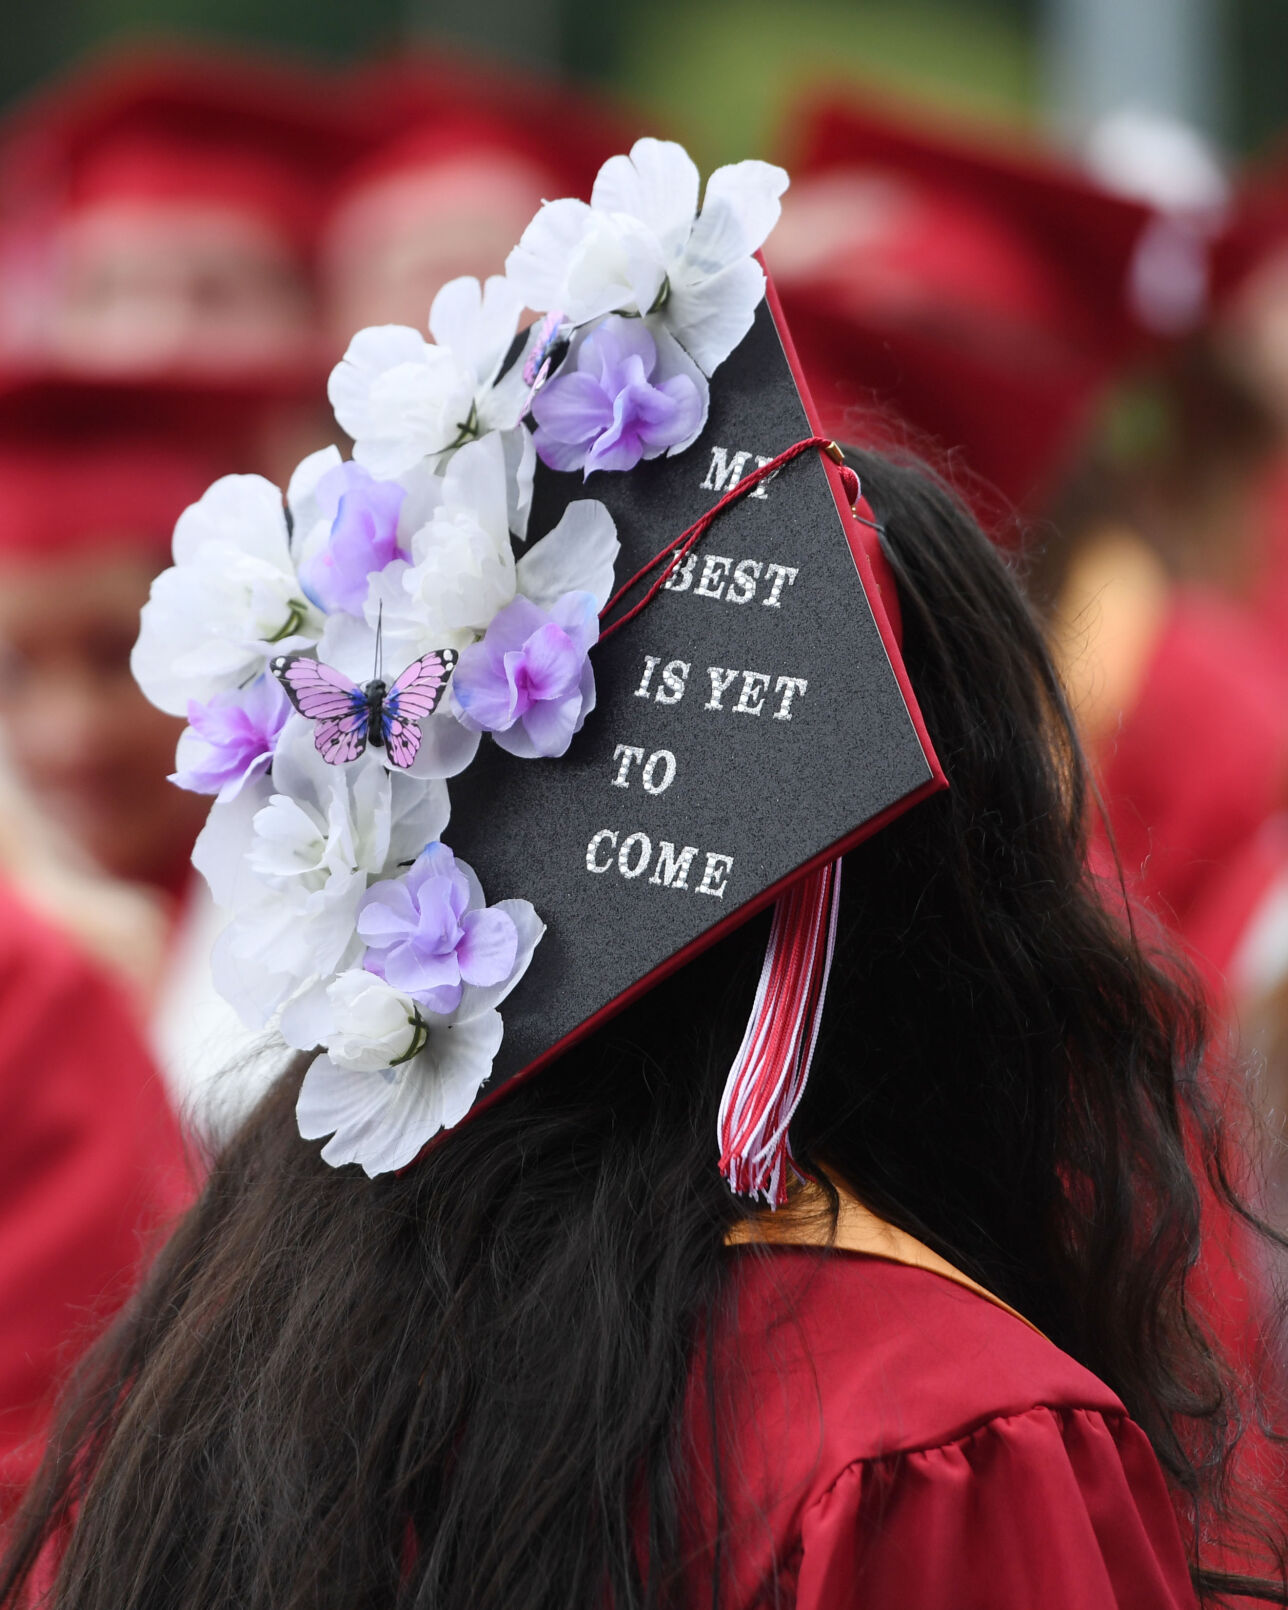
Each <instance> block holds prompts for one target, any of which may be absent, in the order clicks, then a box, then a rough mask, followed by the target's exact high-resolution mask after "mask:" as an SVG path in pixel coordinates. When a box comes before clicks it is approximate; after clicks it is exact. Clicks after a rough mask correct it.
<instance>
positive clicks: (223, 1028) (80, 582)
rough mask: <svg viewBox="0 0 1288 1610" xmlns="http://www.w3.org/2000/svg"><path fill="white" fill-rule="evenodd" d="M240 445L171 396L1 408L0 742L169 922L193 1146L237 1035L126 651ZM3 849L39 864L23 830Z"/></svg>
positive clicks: (197, 820)
mask: <svg viewBox="0 0 1288 1610" xmlns="http://www.w3.org/2000/svg"><path fill="white" fill-rule="evenodd" d="M248 431H253V421H250V422H248V421H245V420H244V419H242V418H241V416H240V410H239V409H237V408H236V407H235V406H233V405H230V404H229V402H228V400H227V399H217V398H210V397H206V398H201V397H193V396H191V395H184V394H182V393H178V392H174V391H170V390H167V389H165V388H147V387H138V388H134V387H126V386H123V385H90V384H88V383H84V384H74V383H72V382H69V381H58V382H54V381H29V382H22V383H20V382H17V381H13V382H11V384H10V386H9V388H8V391H7V395H0V671H2V673H3V674H2V675H0V744H2V745H3V751H4V755H5V758H6V763H7V765H9V766H10V767H12V769H13V771H14V773H15V776H16V780H17V782H18V783H19V784H20V785H21V786H22V787H23V788H24V789H25V790H26V791H27V792H28V794H29V795H30V797H31V799H32V800H33V802H34V804H35V806H36V808H37V809H38V810H39V812H40V813H41V814H42V816H43V817H44V818H45V819H46V821H47V822H48V823H49V824H50V825H51V827H52V828H53V830H54V831H56V832H58V833H61V834H62V835H64V836H65V837H66V838H67V839H68V840H69V841H70V842H71V843H72V844H73V845H74V846H75V847H76V848H77V850H78V851H79V853H80V855H81V857H83V859H84V861H85V862H87V863H88V864H89V866H91V867H93V868H97V869H98V871H99V872H100V873H102V874H106V875H107V876H108V877H109V878H111V879H115V880H118V881H119V882H120V883H122V884H125V885H127V886H137V887H142V888H144V889H146V890H149V891H151V892H152V894H153V895H154V896H155V898H156V900H157V902H158V903H159V905H160V907H161V909H162V910H163V911H164V912H165V921H166V926H167V929H168V934H167V936H166V938H165V942H164V944H163V946H162V947H161V954H160V956H159V957H158V958H157V962H158V965H157V966H156V967H155V969H154V971H153V974H152V976H151V977H150V978H148V979H146V980H144V981H142V982H143V989H142V994H143V995H144V997H145V999H146V1005H147V1010H148V1013H149V1016H150V1018H151V1021H152V1026H153V1036H154V1041H155V1043H156V1045H157V1049H158V1052H159V1054H160V1056H161V1058H162V1061H163V1063H164V1064H165V1068H166V1071H167V1073H168V1075H169V1076H170V1079H171V1082H172V1089H173V1094H174V1098H175V1101H176V1104H177V1105H178V1106H179V1107H180V1108H181V1109H182V1110H183V1111H184V1114H185V1116H187V1117H190V1118H191V1119H192V1121H193V1122H194V1123H195V1125H196V1127H197V1129H198V1131H203V1130H204V1129H205V1128H206V1127H207V1121H208V1117H209V1115H208V1113H207V1111H206V1108H205V1105H204V1103H205V1097H206V1081H209V1080H211V1079H213V1078H214V1075H215V1073H216V1071H217V1070H218V1068H219V1067H220V1065H221V1064H222V1063H223V1062H224V1061H225V1060H226V1059H227V1057H228V1055H229V1053H230V1051H231V1049H232V1048H234V1047H237V1046H240V1045H242V1044H244V1042H245V1038H246V1037H245V1035H244V1032H243V1031H241V1030H240V1027H239V1026H238V1025H237V1024H236V1020H235V1018H234V1017H233V1015H232V1013H231V1011H230V1010H228V1009H227V1008H224V1007H222V1003H219V1002H218V1001H217V999H216V998H215V997H214V996H213V993H212V992H211V990H210V988H209V986H208V984H206V983H205V982H204V974H201V973H198V974H196V975H195V978H196V979H200V980H201V982H200V983H197V982H195V981H194V974H193V972H192V969H191V965H190V963H189V961H188V957H189V956H190V954H191V953H192V952H193V951H194V950H196V951H198V952H201V953H208V950H209V945H210V940H211V933H210V929H211V925H212V924H213V923H216V922H217V920H218V919H217V916H216V914H215V913H214V911H213V908H211V907H210V906H209V904H208V901H207V899H206V897H205V892H204V885H201V881H200V879H196V878H194V877H193V876H192V872H191V867H190V865H189V857H190V856H191V853H192V845H193V841H194V839H195V838H196V835H197V833H198V831H199V829H200V827H201V824H202V822H203V820H204V818H205V812H206V801H205V799H204V798H202V797H201V796H199V795H197V794H192V793H187V792H185V791H183V790H182V789H177V788H175V787H174V786H173V785H172V784H171V783H170V782H169V781H168V780H167V779H168V777H169V775H170V773H171V772H173V771H174V769H175V744H176V741H177V739H178V736H179V733H180V731H181V730H182V727H183V722H182V721H181V720H180V719H178V718H176V717H172V716H167V715H165V714H163V713H161V712H160V711H158V710H156V709H155V708H154V707H153V706H151V705H150V704H148V703H147V701H146V700H145V699H144V698H143V696H142V695H141V694H140V693H139V691H138V688H137V686H136V684H135V682H134V679H133V677H132V676H131V674H130V651H131V649H132V647H133V645H134V641H135V638H136V637H137V635H138V623H139V610H140V609H141V607H142V605H143V603H144V602H145V601H146V599H147V596H148V589H149V586H150V584H151V582H152V579H153V577H154V576H156V575H157V574H158V572H159V571H160V570H162V569H163V568H164V567H165V566H166V564H167V563H168V562H169V558H170V544H171V536H172V533H173V530H174V524H175V521H176V519H177V518H178V516H179V515H180V513H182V511H183V510H184V508H185V507H187V506H188V505H189V504H191V503H194V502H195V501H196V500H197V499H198V498H199V497H200V496H201V494H202V493H203V492H204V491H205V490H206V487H207V486H208V485H209V483H210V482H211V481H212V480H213V479H214V478H215V475H216V472H217V467H218V464H217V461H218V459H220V458H223V459H224V461H225V462H228V461H231V462H234V463H235V462H237V461H238V458H239V457H241V456H242V455H243V454H244V453H246V452H247V451H249V449H248V448H247V446H246V435H245V433H246V432H248ZM243 461H244V460H243ZM8 843H9V848H10V853H11V854H12V855H14V856H15V857H16V858H17V859H18V860H19V861H20V862H30V860H32V859H33V858H34V852H33V850H32V848H31V847H29V846H27V845H26V844H24V842H23V841H22V840H21V838H20V836H19V835H18V834H17V833H16V832H15V833H12V834H10V835H9V839H8ZM0 848H3V845H2V844H0ZM134 954H135V957H136V958H137V955H138V953H137V952H135V953H134ZM142 971H143V969H142V968H141V967H138V968H135V972H136V974H138V973H141V972H142Z"/></svg>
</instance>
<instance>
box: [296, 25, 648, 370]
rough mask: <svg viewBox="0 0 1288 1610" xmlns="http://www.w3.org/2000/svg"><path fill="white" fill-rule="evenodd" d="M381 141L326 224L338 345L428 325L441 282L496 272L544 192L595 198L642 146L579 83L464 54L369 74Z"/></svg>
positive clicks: (325, 278) (348, 180)
mask: <svg viewBox="0 0 1288 1610" xmlns="http://www.w3.org/2000/svg"><path fill="white" fill-rule="evenodd" d="M354 90H355V96H356V99H357V101H358V104H359V107H360V108H361V109H362V113H363V118H364V125H365V127H366V129H367V131H368V135H369V138H370V139H371V142H372V149H371V150H370V151H369V152H368V153H367V154H366V155H365V156H364V157H363V158H362V159H361V160H360V161H359V162H358V163H357V165H356V166H355V167H354V168H353V169H352V171H351V172H349V173H348V174H347V175H346V176H345V177H344V178H343V180H342V181H341V183H340V185H339V188H338V191H337V193H336V196H335V198H334V201H333V205H332V207H331V211H330V214H329V217H328V219H327V221H326V225H325V227H324V229H323V231H322V237H321V246H320V252H319V274H320V280H321V286H322V294H323V303H324V309H325V329H326V340H327V342H328V350H329V352H330V353H331V355H332V357H333V358H338V357H339V356H340V354H341V353H342V352H343V351H344V349H345V347H346V346H347V345H348V342H349V339H350V338H351V337H352V335H353V334H354V332H355V331H356V330H360V329H363V328H365V327H366V326H368V325H375V324H406V325H410V326H411V327H412V328H414V329H418V330H421V329H424V327H425V322H426V319H427V317H428V314H429V307H430V303H431V302H432V301H433V300H434V297H435V295H436V293H437V292H438V290H439V289H440V287H441V286H442V285H444V284H445V283H446V282H447V281H448V280H451V279H455V278H457V277H458V276H459V275H462V274H472V275H475V276H476V277H477V278H479V279H486V278H487V276H488V275H489V274H500V273H502V272H503V271H504V268H505V258H506V254H507V252H509V250H510V248H511V247H512V246H513V245H514V242H515V241H516V240H517V239H518V237H519V235H520V233H521V232H522V230H523V228H524V226H525V225H526V224H527V222H528V220H529V219H530V218H531V217H532V214H533V213H534V211H535V210H536V208H537V207H538V206H539V205H540V204H541V201H542V200H543V199H547V198H553V197H556V196H572V195H588V194H589V193H590V187H591V184H592V183H593V181H594V177H595V174H596V173H597V171H598V169H599V166H600V164H601V163H602V162H603V161H604V160H605V159H606V158H607V157H608V156H610V155H611V154H612V153H613V152H614V151H616V150H619V149H624V148H625V147H627V146H629V144H630V142H631V139H632V137H633V134H634V132H636V131H634V130H632V129H631V127H630V124H629V120H628V119H625V118H620V117H618V116H616V115H610V114H609V112H608V111H607V110H606V109H605V108H604V107H601V106H599V105H598V104H596V103H595V102H594V101H592V100H590V99H588V98H582V99H575V98H573V97H572V96H570V95H569V93H568V91H567V89H566V88H563V87H560V88H556V86H554V85H553V84H550V83H547V82H545V81H543V80H541V79H539V78H536V77H533V76H527V75H520V74H518V73H515V72H512V71H507V70H503V69H483V68H481V67H479V66H478V65H476V64H472V63H469V62H464V61H453V60H450V59H448V60H439V59H418V58H415V57H411V58H409V59H407V60H404V61H400V62H392V63H386V64H382V65H380V66H375V67H371V68H368V69H365V70H364V71H361V72H359V73H358V75H357V76H356V78H355V81H354Z"/></svg>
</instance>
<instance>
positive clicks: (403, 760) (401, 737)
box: [382, 710, 420, 770]
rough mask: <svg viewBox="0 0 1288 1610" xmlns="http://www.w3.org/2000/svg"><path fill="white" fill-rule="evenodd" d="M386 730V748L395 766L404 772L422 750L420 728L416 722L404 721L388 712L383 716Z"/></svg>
mask: <svg viewBox="0 0 1288 1610" xmlns="http://www.w3.org/2000/svg"><path fill="white" fill-rule="evenodd" d="M382 721H383V723H384V729H385V748H386V750H387V751H388V753H389V758H390V760H391V761H392V762H393V763H394V765H395V766H401V767H402V768H403V769H404V770H405V769H406V768H407V767H408V766H410V765H411V763H412V761H413V760H415V758H416V756H417V754H418V752H419V750H420V727H419V725H418V724H417V723H416V722H415V721H404V720H403V718H402V717H401V716H398V715H395V716H391V715H390V714H389V712H388V711H387V710H386V711H385V712H384V714H383V716H382Z"/></svg>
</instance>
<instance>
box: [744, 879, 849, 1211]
mask: <svg viewBox="0 0 1288 1610" xmlns="http://www.w3.org/2000/svg"><path fill="white" fill-rule="evenodd" d="M840 893H841V863H840V861H839V860H836V861H832V862H829V863H828V865H826V866H824V867H823V868H821V869H820V870H819V871H817V872H813V873H811V874H810V875H809V876H808V877H805V878H802V879H801V880H800V881H799V882H798V883H795V884H793V885H792V887H791V888H790V889H789V890H788V891H787V893H786V894H784V895H782V896H781V898H780V899H779V900H778V903H777V904H776V905H775V907H774V918H773V923H772V925H771V927H770V930H769V943H768V945H767V946H766V948H765V964H764V966H763V967H762V968H761V973H760V982H759V984H758V985H757V987H756V998H755V1001H754V1003H753V1005H752V1008H751V1016H750V1018H749V1020H748V1023H747V1031H746V1033H745V1034H744V1035H743V1038H742V1044H741V1045H740V1046H739V1048H738V1054H737V1056H736V1057H735V1058H734V1061H733V1067H732V1068H731V1069H730V1070H729V1078H728V1082H727V1083H726V1085H725V1089H724V1095H723V1097H722V1098H721V1102H720V1118H719V1125H718V1137H719V1144H720V1172H721V1173H722V1174H723V1175H724V1177H725V1179H726V1180H727V1181H728V1182H729V1187H730V1189H731V1190H733V1191H736V1192H737V1193H738V1194H739V1195H740V1196H751V1197H762V1198H763V1199H764V1200H765V1201H766V1202H768V1203H769V1204H770V1206H771V1207H782V1206H783V1205H784V1203H785V1202H786V1201H787V1177H788V1169H789V1168H790V1167H791V1166H792V1164H791V1145H790V1142H789V1139H788V1129H789V1127H790V1125H791V1121H792V1117H793V1115H794V1114H795V1112H796V1108H797V1107H798V1106H799V1104H800V1099H801V1097H802V1096H803V1095H804V1093H805V1083H806V1080H807V1079H808V1078H809V1070H810V1063H811V1061H812V1060H813V1057H814V1048H815V1046H816V1045H817V1043H818V1034H819V1027H820V1024H821V1022H822V1018H823V1001H824V998H825V996H826V994H827V980H828V975H829V973H830V972H831V969H832V953H833V951H834V949H835V947H836V923H837V915H838V912H839V910H840Z"/></svg>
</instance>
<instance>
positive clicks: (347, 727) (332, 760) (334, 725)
mask: <svg viewBox="0 0 1288 1610" xmlns="http://www.w3.org/2000/svg"><path fill="white" fill-rule="evenodd" d="M313 743H314V747H315V748H316V749H317V752H318V754H319V755H321V756H322V759H323V760H325V761H327V762H328V763H329V764H330V765H332V766H343V765H344V763H345V762H346V761H348V760H357V758H358V756H359V755H360V754H361V753H362V751H363V750H364V749H365V748H366V747H367V707H366V704H365V702H364V704H363V706H362V709H361V710H354V711H353V712H352V713H351V714H349V715H347V716H323V718H322V719H321V720H320V721H319V722H318V724H317V727H316V729H315V730H314V733H313Z"/></svg>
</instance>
